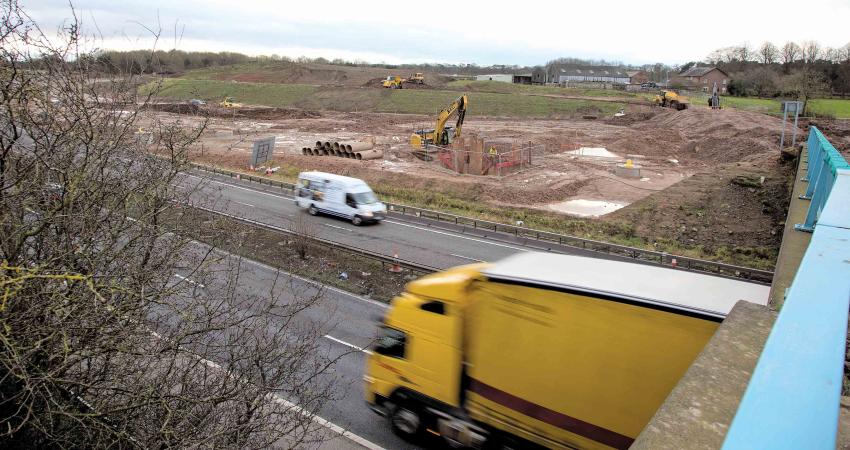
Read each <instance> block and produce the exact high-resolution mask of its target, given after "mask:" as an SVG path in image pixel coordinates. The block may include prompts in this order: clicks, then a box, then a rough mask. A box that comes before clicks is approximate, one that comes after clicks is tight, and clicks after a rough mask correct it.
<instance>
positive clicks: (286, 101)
mask: <svg viewBox="0 0 850 450" xmlns="http://www.w3.org/2000/svg"><path fill="white" fill-rule="evenodd" d="M156 88H157V85H156V84H155V83H149V84H147V85H145V86H143V87H142V88H141V92H143V93H147V92H148V91H149V90H150V89H156ZM317 89H318V88H317V87H316V86H308V85H303V84H279V83H238V82H234V81H212V80H178V79H171V80H165V81H164V82H163V83H162V86H161V89H160V90H159V92H158V93H157V96H159V97H167V98H174V99H179V100H189V99H193V98H198V99H202V100H206V101H208V102H210V103H213V102H215V103H218V102H219V101H221V100H222V99H223V98H224V97H225V96H229V97H233V98H234V99H235V101H237V102H240V103H249V104H252V105H267V106H280V107H287V106H292V105H293V104H295V103H296V102H298V101H299V100H302V99H303V98H305V97H307V96H309V95H310V94H312V93H313V92H314V91H316V90H317Z"/></svg>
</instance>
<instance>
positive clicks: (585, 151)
mask: <svg viewBox="0 0 850 450" xmlns="http://www.w3.org/2000/svg"><path fill="white" fill-rule="evenodd" d="M567 154H568V155H578V156H596V157H600V158H619V157H620V155H617V154H616V153H611V152H609V151H608V149H606V148H604V147H581V148H579V149H578V150H573V151H569V152H567Z"/></svg>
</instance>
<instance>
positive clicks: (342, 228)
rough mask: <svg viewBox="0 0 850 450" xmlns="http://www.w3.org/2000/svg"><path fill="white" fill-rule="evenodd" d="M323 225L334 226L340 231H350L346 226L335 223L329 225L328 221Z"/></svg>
mask: <svg viewBox="0 0 850 450" xmlns="http://www.w3.org/2000/svg"><path fill="white" fill-rule="evenodd" d="M325 226H326V227H331V228H336V229H337V230H342V231H351V230H349V229H348V228H345V227H340V226H337V225H331V224H329V223H326V224H325Z"/></svg>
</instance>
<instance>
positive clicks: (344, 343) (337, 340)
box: [325, 334, 372, 355]
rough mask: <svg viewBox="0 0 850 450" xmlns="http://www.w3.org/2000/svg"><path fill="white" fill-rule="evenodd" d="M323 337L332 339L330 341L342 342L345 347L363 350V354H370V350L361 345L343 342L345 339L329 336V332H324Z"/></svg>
mask: <svg viewBox="0 0 850 450" xmlns="http://www.w3.org/2000/svg"><path fill="white" fill-rule="evenodd" d="M325 338H327V339H330V340H332V341H334V342H336V343H339V344H342V345H344V346H346V347H350V348H353V349H355V350H357V351H361V352H363V353H365V354H367V355H371V354H372V351H371V350H366V349H365V348H363V347H358V346H356V345H354V344H351V343H348V342H345V341H343V340H342V339H339V338H335V337H333V336H331V335H329V334H326V335H325Z"/></svg>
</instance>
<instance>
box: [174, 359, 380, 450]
mask: <svg viewBox="0 0 850 450" xmlns="http://www.w3.org/2000/svg"><path fill="white" fill-rule="evenodd" d="M190 354H191V355H192V356H194V357H195V358H197V359H198V360H199V361H201V363H202V364H204V365H206V366H207V367H211V368H213V369H215V370H220V371H222V372H224V373H225V374H226V375H228V376H230V377H233V374H232V373H230V372H229V371H227V370H225V369H224V368H223V367H221V364H218V363H216V362H214V361H210V360H208V359H206V358H204V357H202V356H200V355H197V354H194V353H190ZM269 397H271V400H272V401H274V402H275V403H280V404H281V405H283V406H284V407H286V408H291V409H293V410H295V411H296V412H297V413H299V414H301V415H304V416H310V420H312V421H313V422H316V423H317V424H319V425H321V426H323V427H325V428H327V429H329V430H331V431H333V432H334V433H337V434H339V435H341V436H343V437H345V438H348V439H351V440H352V441H354V442H356V443H358V444H360V445H362V446H363V447H366V448H368V449H369V450H385V449H384V448H383V447H381V446H380V445H378V444H376V443H374V442H372V441H370V440H368V439H366V438H364V437H362V436H359V435H357V434H354V433H352V432H350V431H348V430H346V429H345V428H343V427H341V426H339V425H337V424H335V423H333V422H331V421H330V420H328V419H325V418H323V417H322V416H320V415H318V414H312V413H311V412H309V411H307V410H306V409H304V408H303V407H301V406H299V405H297V404H295V403H292V402H290V401H289V400H287V399H285V398H283V397H281V396H279V395H277V394H269Z"/></svg>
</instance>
